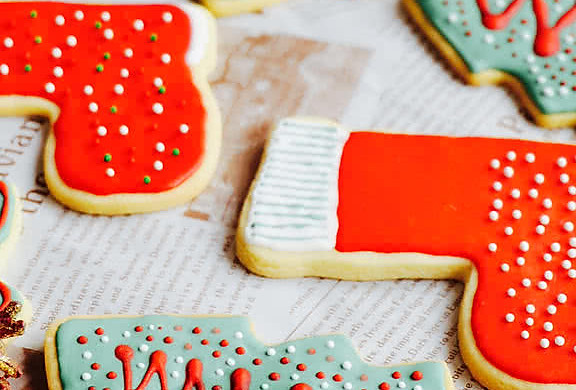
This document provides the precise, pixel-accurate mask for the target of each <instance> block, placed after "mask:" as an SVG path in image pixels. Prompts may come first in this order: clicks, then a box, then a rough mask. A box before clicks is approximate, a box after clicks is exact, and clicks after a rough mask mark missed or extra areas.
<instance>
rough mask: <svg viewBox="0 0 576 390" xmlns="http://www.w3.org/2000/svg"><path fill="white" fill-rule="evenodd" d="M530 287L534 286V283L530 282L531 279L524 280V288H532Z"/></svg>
mask: <svg viewBox="0 0 576 390" xmlns="http://www.w3.org/2000/svg"><path fill="white" fill-rule="evenodd" d="M530 285H532V282H531V281H530V279H528V278H524V279H522V286H524V287H530Z"/></svg>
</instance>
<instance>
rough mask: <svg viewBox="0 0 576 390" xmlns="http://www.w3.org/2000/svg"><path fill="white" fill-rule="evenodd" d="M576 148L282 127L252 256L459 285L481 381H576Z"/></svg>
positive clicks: (289, 272)
mask: <svg viewBox="0 0 576 390" xmlns="http://www.w3.org/2000/svg"><path fill="white" fill-rule="evenodd" d="M575 177H576V146H573V145H560V144H551V143H539V142H530V141H520V140H511V139H508V140H503V139H489V138H450V137H440V136H415V135H397V134H383V133H375V132H349V131H347V130H346V129H344V128H343V127H341V126H340V125H338V124H336V123H331V122H328V121H322V120H316V121H311V120H304V119H287V120H283V121H281V122H280V123H279V125H278V126H277V127H276V128H275V129H274V131H273V133H272V136H271V138H270V141H269V143H268V147H267V149H266V151H265V155H264V157H263V160H262V164H261V166H260V170H259V173H258V176H257V178H256V180H255V181H254V184H253V185H252V189H251V192H250V195H249V197H248V199H247V200H246V203H245V205H244V210H243V213H242V216H241V221H240V227H239V230H238V236H237V244H238V245H237V248H238V249H237V250H238V257H239V258H240V260H241V261H242V262H243V263H244V264H245V265H246V266H247V267H248V268H250V269H251V270H252V271H254V272H256V273H259V274H262V275H266V276H271V277H301V276H321V277H333V278H341V279H351V280H379V279H393V278H433V279H459V280H462V281H463V282H465V283H466V292H465V295H464V299H463V303H462V308H461V314H460V344H461V351H462V354H463V357H464V359H465V361H466V363H467V364H468V366H469V368H470V370H471V371H472V373H473V374H474V376H475V377H476V379H478V380H479V381H480V382H481V383H483V384H484V385H485V386H487V387H488V388H490V389H493V390H497V389H498V390H500V389H531V390H534V389H540V390H544V389H572V390H573V389H576V377H575V376H574V373H573V369H572V368H573V366H574V365H575V364H576V329H575V328H574V326H573V322H574V312H575V307H576V306H575V305H576V299H575V297H576V225H575V223H576V218H575V217H576V180H575Z"/></svg>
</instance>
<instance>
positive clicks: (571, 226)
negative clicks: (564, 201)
mask: <svg viewBox="0 0 576 390" xmlns="http://www.w3.org/2000/svg"><path fill="white" fill-rule="evenodd" d="M564 230H566V231H567V232H573V231H574V223H573V222H570V221H568V222H566V223H564Z"/></svg>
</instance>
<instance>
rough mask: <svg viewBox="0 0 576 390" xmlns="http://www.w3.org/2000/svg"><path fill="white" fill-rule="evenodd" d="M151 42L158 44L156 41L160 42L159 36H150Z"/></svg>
mask: <svg viewBox="0 0 576 390" xmlns="http://www.w3.org/2000/svg"><path fill="white" fill-rule="evenodd" d="M150 40H151V41H152V42H156V41H157V40H158V34H152V35H150Z"/></svg>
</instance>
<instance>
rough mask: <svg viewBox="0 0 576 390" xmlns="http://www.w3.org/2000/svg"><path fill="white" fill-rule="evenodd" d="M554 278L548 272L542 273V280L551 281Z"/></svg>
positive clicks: (551, 273) (550, 272) (552, 274)
mask: <svg viewBox="0 0 576 390" xmlns="http://www.w3.org/2000/svg"><path fill="white" fill-rule="evenodd" d="M553 278H554V273H553V272H552V271H550V270H548V271H546V272H544V279H546V280H552V279H553Z"/></svg>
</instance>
